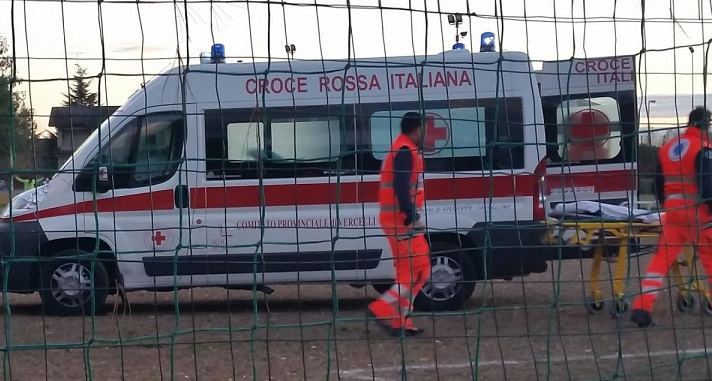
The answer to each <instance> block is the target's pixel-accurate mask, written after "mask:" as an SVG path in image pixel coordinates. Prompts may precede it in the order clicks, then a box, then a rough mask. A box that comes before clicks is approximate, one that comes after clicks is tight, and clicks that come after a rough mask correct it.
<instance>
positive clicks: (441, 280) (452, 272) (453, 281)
mask: <svg viewBox="0 0 712 381" xmlns="http://www.w3.org/2000/svg"><path fill="white" fill-rule="evenodd" d="M431 274H432V275H430V279H429V280H428V282H426V283H425V286H423V290H422V292H423V294H424V295H425V296H427V297H428V298H429V299H432V300H434V301H437V302H442V301H445V300H450V299H452V298H453V297H455V295H457V293H459V292H460V290H461V289H462V266H461V265H460V263H458V262H457V261H456V260H454V259H452V258H450V257H446V256H433V259H432V271H431Z"/></svg>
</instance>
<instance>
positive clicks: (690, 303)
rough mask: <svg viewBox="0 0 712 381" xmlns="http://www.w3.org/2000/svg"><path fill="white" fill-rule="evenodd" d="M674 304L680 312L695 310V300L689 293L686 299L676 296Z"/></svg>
mask: <svg viewBox="0 0 712 381" xmlns="http://www.w3.org/2000/svg"><path fill="white" fill-rule="evenodd" d="M675 304H676V305H677V309H678V310H679V311H680V312H689V311H691V310H692V309H693V308H695V298H693V297H692V295H690V294H689V293H688V294H687V297H685V296H683V295H680V294H678V295H677V300H676V301H675Z"/></svg>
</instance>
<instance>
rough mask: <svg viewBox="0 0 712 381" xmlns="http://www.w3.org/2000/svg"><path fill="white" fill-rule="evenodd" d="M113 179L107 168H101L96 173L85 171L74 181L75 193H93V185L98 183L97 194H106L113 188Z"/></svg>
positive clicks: (89, 170)
mask: <svg viewBox="0 0 712 381" xmlns="http://www.w3.org/2000/svg"><path fill="white" fill-rule="evenodd" d="M95 168H96V167H95ZM111 178H112V176H111V175H110V174H109V170H108V169H107V167H99V168H97V170H96V171H94V170H93V169H85V170H84V171H82V172H81V173H79V175H78V176H77V178H76V179H75V180H74V191H75V192H92V191H94V189H93V184H94V182H96V193H106V192H108V191H109V190H111V188H112V184H111V183H112V181H111Z"/></svg>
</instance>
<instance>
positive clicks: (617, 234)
mask: <svg viewBox="0 0 712 381" xmlns="http://www.w3.org/2000/svg"><path fill="white" fill-rule="evenodd" d="M546 223H547V224H548V225H549V227H550V229H548V230H547V237H546V239H545V241H546V242H547V243H548V244H558V243H559V242H560V238H559V235H560V233H561V232H564V231H572V232H573V236H572V237H571V238H570V239H568V240H567V242H566V243H567V244H570V245H582V246H593V250H594V252H593V263H592V266H591V273H590V277H589V280H588V282H589V286H590V289H591V291H590V292H591V295H590V296H587V298H586V299H587V303H586V309H587V310H588V312H589V313H591V314H595V313H598V312H600V311H601V310H603V307H604V300H603V293H602V291H601V288H600V282H601V279H600V278H601V264H602V263H603V261H604V257H605V256H604V253H605V247H606V242H610V241H611V240H613V241H615V242H616V243H617V245H618V255H617V257H616V259H615V263H614V269H613V273H612V278H613V279H612V283H613V284H612V286H613V287H612V288H613V305H612V307H611V308H610V310H609V312H610V314H611V316H613V317H618V316H621V315H623V314H625V313H626V311H627V310H628V309H629V307H630V302H629V301H628V300H627V299H626V297H625V280H626V272H627V271H628V257H629V246H628V243H629V241H630V240H631V239H641V238H653V239H657V238H658V237H659V236H660V232H661V226H660V223H659V222H658V221H656V222H653V223H643V222H627V221H600V220H598V221H586V220H583V221H581V220H577V221H557V222H553V221H547V222H546ZM557 231H558V232H559V234H554V233H555V232H557ZM601 237H603V238H602V239H601ZM683 251H684V254H685V256H684V259H680V258H678V260H677V261H676V262H675V263H674V264H673V266H672V268H671V269H670V276H671V281H674V283H675V284H677V286H678V298H677V303H676V304H677V308H678V309H679V310H680V311H681V312H686V311H690V310H691V309H692V308H693V307H694V299H693V298H691V295H690V293H691V292H696V293H698V294H700V297H703V296H704V298H705V301H706V302H707V303H705V311H706V312H707V313H708V314H712V294H711V293H710V291H709V289H708V288H707V286H706V282H704V281H699V279H698V276H697V273H698V268H697V261H696V260H695V259H694V253H693V250H691V248H689V247H688V248H685V249H684V250H683ZM681 267H689V268H690V276H692V277H693V281H692V282H691V283H690V282H685V281H684V280H683V275H682V272H681V271H680V268H681ZM688 284H689V286H688Z"/></svg>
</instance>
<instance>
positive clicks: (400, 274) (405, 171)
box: [368, 112, 430, 336]
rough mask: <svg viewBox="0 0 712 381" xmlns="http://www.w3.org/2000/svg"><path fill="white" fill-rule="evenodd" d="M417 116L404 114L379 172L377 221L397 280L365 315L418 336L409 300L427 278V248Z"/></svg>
mask: <svg viewBox="0 0 712 381" xmlns="http://www.w3.org/2000/svg"><path fill="white" fill-rule="evenodd" d="M422 141H423V124H422V117H421V115H420V114H419V113H416V112H408V113H406V114H405V115H404V116H403V119H402V120H401V134H400V135H399V136H398V137H397V138H396V139H395V140H394V141H393V144H392V146H391V150H390V152H389V153H388V155H386V158H385V160H384V162H383V167H382V168H381V182H380V190H379V194H378V199H379V204H380V207H381V212H380V214H379V221H380V223H381V228H382V229H383V232H384V233H385V235H386V238H388V243H389V245H390V248H391V252H392V253H393V265H394V267H395V273H396V279H395V283H394V284H393V286H392V287H391V288H390V289H389V290H388V291H386V292H384V293H383V295H381V297H380V298H379V299H377V300H376V301H374V302H372V303H371V304H370V305H369V306H368V309H369V312H370V314H371V316H372V317H373V318H375V319H376V321H377V322H378V323H379V324H381V325H382V326H383V327H384V328H386V330H388V332H389V333H390V334H391V335H393V336H401V335H402V334H403V335H405V336H417V335H420V334H422V333H423V330H422V329H419V328H416V327H414V326H413V323H412V321H411V319H410V317H409V315H410V311H411V308H412V307H411V306H412V304H413V299H414V298H415V296H416V295H418V292H420V290H421V289H422V288H423V285H425V281H426V280H427V279H428V277H429V276H430V246H429V245H428V242H427V240H426V239H425V235H424V229H425V226H424V225H423V223H422V222H421V219H420V215H419V214H418V209H420V208H422V207H423V204H424V200H425V194H424V192H423V184H422V182H421V181H420V178H421V176H422V172H423V158H422V156H421V154H420V152H419V148H420V145H421V143H422Z"/></svg>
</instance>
